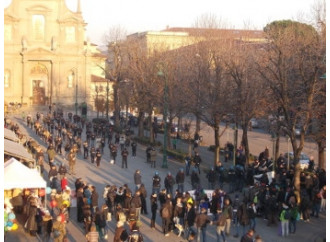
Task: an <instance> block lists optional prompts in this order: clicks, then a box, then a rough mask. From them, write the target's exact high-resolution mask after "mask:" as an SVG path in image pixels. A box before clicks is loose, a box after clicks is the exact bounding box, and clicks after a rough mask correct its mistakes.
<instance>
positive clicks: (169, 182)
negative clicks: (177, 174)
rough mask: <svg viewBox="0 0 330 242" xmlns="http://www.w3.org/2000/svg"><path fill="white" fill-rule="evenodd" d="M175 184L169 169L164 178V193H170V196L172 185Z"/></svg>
mask: <svg viewBox="0 0 330 242" xmlns="http://www.w3.org/2000/svg"><path fill="white" fill-rule="evenodd" d="M174 184H175V181H174V178H173V176H172V174H171V172H170V171H169V172H168V173H167V176H166V177H165V179H164V185H165V188H166V193H167V194H171V196H172V195H173V186H174Z"/></svg>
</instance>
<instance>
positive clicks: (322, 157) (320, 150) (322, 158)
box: [317, 141, 326, 170]
mask: <svg viewBox="0 0 330 242" xmlns="http://www.w3.org/2000/svg"><path fill="white" fill-rule="evenodd" d="M323 143H324V142H322V141H321V142H317V147H318V153H319V167H320V168H321V169H324V170H325V168H326V162H325V154H324V153H325V151H324V150H325V147H324V145H323Z"/></svg>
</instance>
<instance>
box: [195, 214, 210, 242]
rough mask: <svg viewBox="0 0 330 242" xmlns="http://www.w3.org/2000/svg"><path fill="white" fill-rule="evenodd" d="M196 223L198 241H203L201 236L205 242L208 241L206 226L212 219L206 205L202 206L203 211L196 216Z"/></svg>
mask: <svg viewBox="0 0 330 242" xmlns="http://www.w3.org/2000/svg"><path fill="white" fill-rule="evenodd" d="M195 223H196V227H197V242H200V241H201V236H202V239H203V242H206V227H207V225H208V224H209V223H211V220H210V219H209V217H208V216H207V210H206V209H205V208H204V207H203V208H201V212H200V213H199V214H198V215H197V216H196V219H195ZM211 224H212V223H211Z"/></svg>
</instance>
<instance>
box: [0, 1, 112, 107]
mask: <svg viewBox="0 0 330 242" xmlns="http://www.w3.org/2000/svg"><path fill="white" fill-rule="evenodd" d="M77 1H78V2H77V11H76V12H73V11H71V10H70V9H68V8H67V6H66V3H65V0H47V1H40V0H12V2H11V4H10V5H9V6H8V7H7V8H6V9H5V10H4V101H5V103H9V102H17V103H22V104H27V105H49V104H52V103H56V104H63V105H69V106H70V105H80V104H81V103H84V102H85V103H87V104H93V103H94V100H93V97H92V96H93V95H91V86H92V83H91V79H92V76H99V77H100V78H104V73H103V70H102V68H100V66H104V62H105V58H106V56H104V55H103V54H101V52H100V51H99V50H98V49H97V48H96V46H95V45H93V44H90V43H89V42H88V41H86V40H85V27H86V25H87V24H86V23H85V22H84V19H83V16H82V13H81V10H80V0H77Z"/></svg>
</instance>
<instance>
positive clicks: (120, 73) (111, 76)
mask: <svg viewBox="0 0 330 242" xmlns="http://www.w3.org/2000/svg"><path fill="white" fill-rule="evenodd" d="M125 37H126V31H125V30H124V29H123V28H122V27H120V26H117V27H113V28H111V29H110V30H109V33H108V34H107V35H106V36H105V40H106V42H107V48H108V49H107V52H108V57H107V62H106V67H105V77H106V79H108V80H110V81H112V82H113V85H112V88H113V102H114V116H115V126H116V127H117V128H118V127H119V121H120V103H119V93H118V90H119V87H118V85H119V82H121V81H123V80H125V69H124V68H125V67H127V66H126V65H124V64H123V63H124V62H125V59H127V50H126V48H127V46H126V43H125V41H124V40H125Z"/></svg>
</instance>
